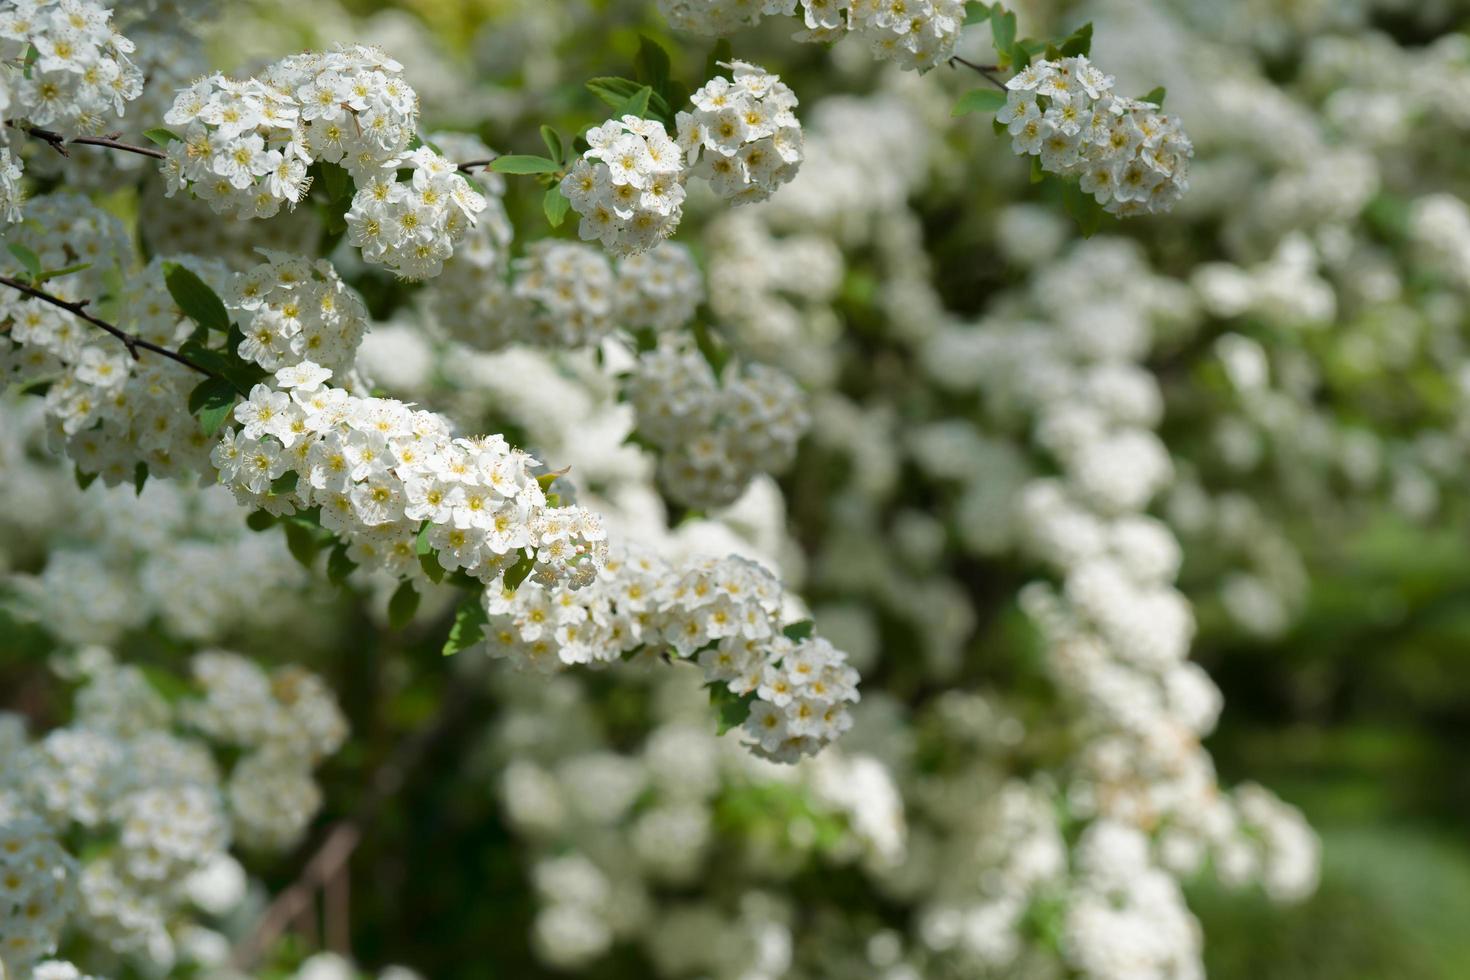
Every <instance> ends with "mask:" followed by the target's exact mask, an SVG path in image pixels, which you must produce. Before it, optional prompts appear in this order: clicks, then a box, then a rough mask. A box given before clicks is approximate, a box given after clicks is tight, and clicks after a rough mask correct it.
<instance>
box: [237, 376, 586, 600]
mask: <svg viewBox="0 0 1470 980" xmlns="http://www.w3.org/2000/svg"><path fill="white" fill-rule="evenodd" d="M331 377H332V372H330V371H328V370H327V369H326V368H324V367H321V366H319V365H317V364H315V363H313V362H311V361H302V362H300V363H297V364H293V365H290V366H287V367H283V368H281V369H280V370H278V371H277V372H276V373H275V376H274V379H273V384H270V385H267V384H258V385H256V386H255V388H254V389H253V390H252V391H251V394H250V398H249V399H248V400H247V401H243V402H241V403H240V404H238V405H237V406H236V407H235V412H234V415H235V421H236V423H237V427H234V428H230V429H227V430H226V431H225V433H224V435H223V436H222V437H221V439H220V442H219V443H218V445H216V446H215V448H214V451H213V454H212V456H211V459H212V460H213V462H214V464H215V467H216V469H217V470H218V471H219V476H220V480H221V481H222V482H223V483H225V484H226V485H227V486H229V487H230V489H231V490H233V491H234V493H235V496H236V498H237V499H238V500H239V501H240V502H241V503H242V504H245V505H247V506H250V507H255V508H259V509H263V510H266V511H268V512H270V513H273V514H296V513H300V512H306V511H310V512H312V513H314V514H319V517H318V519H319V521H320V523H321V526H322V527H324V528H326V529H327V530H328V531H331V532H333V533H335V534H337V535H339V536H340V537H341V538H342V539H343V540H344V541H346V542H347V544H348V548H347V555H348V557H349V558H350V559H351V560H352V561H354V562H356V563H357V564H358V565H366V566H369V567H372V568H381V569H385V570H387V571H389V572H390V573H392V574H394V575H396V576H398V577H400V578H405V579H418V578H420V577H422V575H423V574H424V573H423V569H422V566H421V564H420V561H419V556H420V551H419V539H420V535H421V533H422V535H423V537H424V540H425V541H426V542H427V545H428V546H429V547H430V548H432V549H433V550H434V553H435V554H436V555H437V560H438V562H439V564H440V565H441V566H442V567H443V568H444V569H445V570H446V571H456V570H463V571H464V572H465V573H466V574H468V575H471V576H473V577H475V578H478V579H480V580H481V581H485V582H488V581H490V580H491V579H493V578H495V577H496V576H498V575H499V574H500V573H501V572H503V571H504V570H506V569H507V568H509V567H510V566H511V565H513V564H515V563H516V562H517V561H519V560H521V558H522V557H523V555H526V556H530V557H533V558H534V571H533V574H534V575H535V576H536V578H537V579H538V580H541V581H547V582H552V581H558V580H561V579H566V580H568V581H569V582H570V583H571V584H572V586H573V587H575V586H576V585H578V584H580V583H583V582H586V581H588V580H589V579H590V578H591V577H592V576H593V575H595V574H596V570H597V564H598V561H599V559H600V556H601V552H602V549H603V548H604V547H605V545H604V544H603V541H604V538H605V535H604V532H603V531H602V528H601V526H600V524H599V523H598V520H597V518H596V516H595V515H593V514H591V513H589V512H587V511H584V510H581V509H579V508H576V507H556V506H552V505H551V504H550V503H549V502H548V500H547V497H546V494H545V493H544V492H543V491H542V489H541V485H540V484H539V483H538V482H537V480H536V478H535V477H534V476H533V475H532V468H533V467H534V466H536V465H537V463H536V460H535V459H534V458H532V457H531V456H529V455H527V454H526V453H523V452H521V451H519V450H515V449H512V448H511V447H510V446H509V444H507V443H506V441H505V440H504V439H503V438H501V437H500V436H485V437H480V438H475V439H467V438H457V437H455V436H454V434H453V433H452V431H451V430H450V428H449V425H448V423H447V422H446V421H445V420H444V419H443V418H442V417H441V416H438V415H435V414H434V413H432V412H426V411H422V410H416V409H413V408H411V407H409V406H408V405H405V404H404V403H403V402H400V401H397V400H395V399H390V398H361V397H357V396H355V395H351V394H349V393H348V392H347V390H345V389H343V388H336V387H330V386H328V385H327V384H326V382H327V380H328V379H330V378H331ZM288 474H289V475H288ZM283 478H284V479H285V481H286V482H285V483H282V482H281V481H282V480H283Z"/></svg>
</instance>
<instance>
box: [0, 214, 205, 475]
mask: <svg viewBox="0 0 1470 980" xmlns="http://www.w3.org/2000/svg"><path fill="white" fill-rule="evenodd" d="M25 214H26V219H27V220H26V222H25V224H24V225H22V226H21V227H19V228H17V229H15V230H14V232H13V233H12V234H11V235H10V239H11V240H12V241H13V242H14V243H16V244H19V245H24V246H26V247H27V248H29V249H30V250H31V251H32V252H34V253H35V254H36V256H37V257H38V258H39V259H40V261H41V263H42V266H43V267H44V268H47V269H62V268H66V267H69V266H72V265H74V264H78V263H79V262H85V263H90V264H91V267H90V268H84V269H82V270H80V271H78V272H75V273H73V274H71V275H67V276H63V277H61V278H58V279H55V280H53V281H52V282H50V283H48V284H47V286H48V288H50V289H51V290H52V291H53V292H54V293H55V294H56V295H59V296H61V297H62V298H64V299H68V300H71V301H73V302H80V301H82V300H91V299H92V298H94V297H96V296H100V295H102V294H103V293H104V292H105V291H106V286H105V282H104V274H105V273H106V271H107V270H108V269H117V268H122V269H126V268H129V267H130V266H131V264H132V261H133V255H132V247H131V244H130V242H129V241H128V238H127V234H126V232H125V231H124V229H123V226H122V223H121V222H120V221H118V219H117V218H115V217H113V216H112V215H110V214H108V213H106V212H105V211H102V210H101V209H99V208H97V207H95V206H93V205H92V204H91V203H90V202H89V201H87V200H86V199H84V198H81V197H77V196H74V195H69V194H54V195H48V196H46V197H42V198H36V199H34V200H33V201H31V202H29V204H28V205H27V207H26V211H25ZM4 261H5V262H6V263H8V264H10V265H11V266H12V267H11V268H10V269H9V270H8V271H10V272H11V274H13V275H21V276H24V275H26V273H25V271H24V270H23V269H21V268H20V266H19V264H18V262H16V260H15V259H14V257H13V256H11V255H10V254H9V253H7V254H6V257H5V259H4ZM182 261H183V263H184V264H185V265H187V266H188V267H189V268H190V269H191V270H192V271H194V272H195V273H196V274H197V275H199V276H200V277H201V278H203V279H204V280H205V281H206V282H214V283H215V284H221V283H223V281H224V280H225V273H224V270H223V269H221V268H220V267H218V266H216V265H214V264H212V263H206V262H202V261H198V260H193V259H184V260H182ZM119 301H120V302H119V306H120V309H121V310H122V315H121V316H120V317H119V320H120V322H121V323H122V324H124V325H125V326H126V328H127V329H128V330H129V331H130V332H133V333H136V334H137V335H138V336H140V337H141V338H143V339H144V340H148V341H151V342H153V343H155V344H161V345H165V346H168V347H171V348H176V347H178V345H179V344H181V343H182V342H183V341H184V339H185V338H187V337H188V336H189V334H190V333H191V332H192V331H193V329H194V323H193V322H192V321H191V320H189V319H188V318H187V317H185V316H184V315H183V314H182V312H181V311H180V310H179V309H178V307H177V305H176V304H175V303H174V301H173V299H172V298H171V297H170V296H169V294H168V290H167V288H166V287H165V285H164V277H163V260H162V259H161V258H156V259H154V260H153V261H152V262H151V263H149V265H148V266H147V267H146V268H145V269H143V270H142V273H141V275H137V276H133V277H131V278H130V279H129V280H128V282H127V285H126V287H125V289H124V291H123V294H122V295H121V296H120V297H119ZM0 325H4V326H5V327H6V328H8V329H7V330H6V331H5V333H6V334H7V335H8V337H9V340H10V343H9V344H4V345H3V346H0V376H3V377H7V378H8V379H9V380H12V381H21V382H36V383H49V387H47V388H46V389H45V401H46V406H47V410H48V415H49V416H50V420H51V423H52V424H53V426H54V427H55V430H56V432H57V433H58V434H59V435H60V436H61V437H62V438H64V439H66V440H67V448H68V452H69V454H70V455H71V456H72V458H73V459H74V460H75V461H76V463H77V465H78V467H79V468H80V470H81V471H82V472H83V473H86V474H99V475H101V476H102V478H103V480H104V481H106V482H107V483H108V485H110V486H111V485H116V484H118V483H122V482H125V481H130V480H133V479H134V478H135V475H136V473H137V467H138V465H139V464H146V465H147V467H148V469H149V471H150V472H151V473H152V474H153V475H155V476H165V475H170V474H178V473H197V472H198V471H199V468H200V465H201V464H202V463H203V462H204V460H205V459H206V458H207V457H208V450H209V442H208V439H207V438H206V437H205V436H204V433H203V431H202V430H201V429H200V427H199V424H198V423H197V422H196V421H195V420H194V419H193V418H191V417H190V416H189V415H187V414H185V413H182V412H180V411H179V410H178V409H179V406H180V405H182V404H184V403H185V402H186V401H187V399H188V394H189V391H190V389H192V388H193V387H194V386H195V385H196V384H197V383H198V380H199V379H198V376H197V375H195V374H193V373H191V372H190V371H189V370H188V369H186V368H184V367H183V366H182V365H179V364H177V363H175V362H173V361H169V360H165V359H163V358H160V357H147V358H143V359H140V360H134V359H133V358H131V357H130V356H129V355H128V352H127V350H126V348H125V347H124V346H123V345H122V344H121V343H119V342H118V341H117V340H115V339H113V338H112V337H109V336H107V335H106V334H104V333H102V332H101V331H100V330H97V329H95V328H94V327H91V326H89V325H88V324H86V323H83V322H82V321H81V320H79V319H78V318H77V317H76V316H75V315H73V314H72V313H70V312H68V311H66V310H62V309H58V308H57V307H54V306H52V305H50V304H46V303H42V302H40V301H38V300H33V299H29V298H27V297H25V296H24V295H22V294H20V293H17V292H14V291H11V290H6V291H5V294H4V295H3V296H0ZM0 344H3V342H0Z"/></svg>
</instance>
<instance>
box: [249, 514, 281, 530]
mask: <svg viewBox="0 0 1470 980" xmlns="http://www.w3.org/2000/svg"><path fill="white" fill-rule="evenodd" d="M245 526H246V527H248V528H250V530H252V531H268V530H270V529H271V528H273V527H275V526H276V515H275V514H272V513H271V512H269V511H265V510H253V511H251V512H250V516H249V517H247V518H245Z"/></svg>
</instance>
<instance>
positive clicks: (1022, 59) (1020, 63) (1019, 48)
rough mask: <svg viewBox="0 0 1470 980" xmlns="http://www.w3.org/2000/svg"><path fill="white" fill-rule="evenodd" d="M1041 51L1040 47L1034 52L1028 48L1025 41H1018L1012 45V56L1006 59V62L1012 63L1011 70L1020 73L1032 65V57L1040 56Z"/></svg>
mask: <svg viewBox="0 0 1470 980" xmlns="http://www.w3.org/2000/svg"><path fill="white" fill-rule="evenodd" d="M1041 50H1042V49H1041V48H1040V47H1038V48H1037V49H1036V50H1035V51H1032V50H1031V49H1030V48H1028V47H1027V46H1026V42H1025V41H1017V42H1016V43H1015V44H1012V45H1011V53H1010V56H1009V57H1008V58H1006V61H1008V62H1009V63H1010V66H1011V69H1012V70H1013V71H1020V70H1022V69H1023V68H1025V67H1026V66H1027V65H1029V64H1031V56H1032V55H1033V54H1040V53H1041Z"/></svg>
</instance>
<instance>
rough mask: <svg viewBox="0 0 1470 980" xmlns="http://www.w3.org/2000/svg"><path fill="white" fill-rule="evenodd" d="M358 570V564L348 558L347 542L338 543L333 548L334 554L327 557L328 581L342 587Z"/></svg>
mask: <svg viewBox="0 0 1470 980" xmlns="http://www.w3.org/2000/svg"><path fill="white" fill-rule="evenodd" d="M356 569H357V562H355V561H353V560H352V559H351V558H348V557H347V542H346V541H338V542H337V543H336V544H335V545H333V546H332V553H331V554H329V555H327V581H329V582H331V583H332V584H333V585H342V584H344V583H345V582H346V581H347V576H349V575H351V574H352V573H353V572H354V571H355V570H356Z"/></svg>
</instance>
